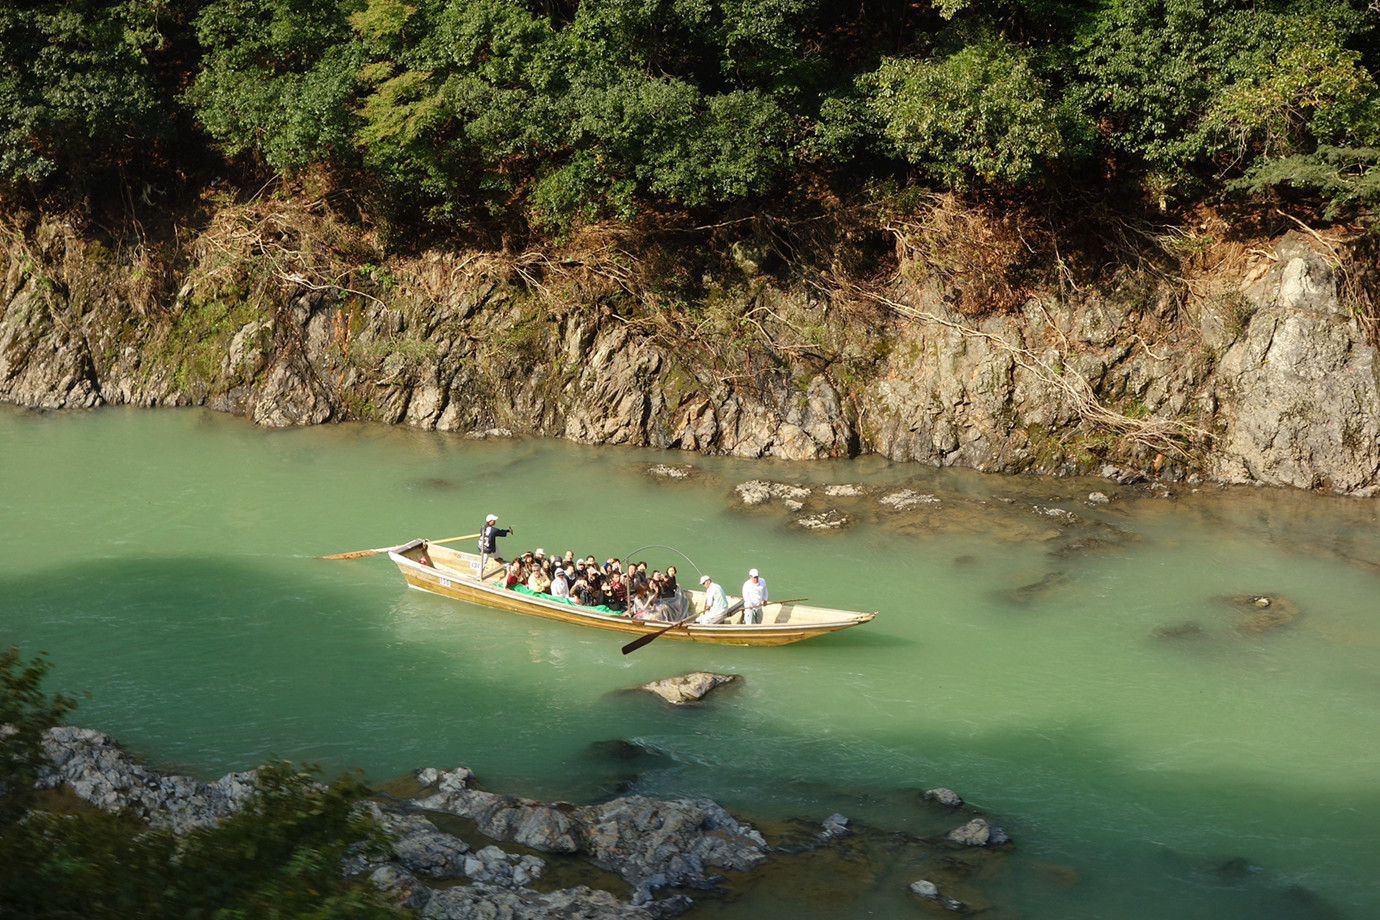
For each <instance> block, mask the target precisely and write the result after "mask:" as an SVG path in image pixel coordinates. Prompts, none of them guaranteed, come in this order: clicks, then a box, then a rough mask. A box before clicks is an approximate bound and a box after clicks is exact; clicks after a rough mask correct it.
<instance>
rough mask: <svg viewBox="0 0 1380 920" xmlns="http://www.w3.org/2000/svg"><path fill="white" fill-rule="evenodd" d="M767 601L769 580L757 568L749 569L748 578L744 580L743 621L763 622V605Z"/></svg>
mask: <svg viewBox="0 0 1380 920" xmlns="http://www.w3.org/2000/svg"><path fill="white" fill-rule="evenodd" d="M766 603H767V582H766V579H764V578H762V577H761V576H760V575H758V574H757V570H756V569H750V570H749V571H748V580H747V581H745V582H743V622H744V623H760V622H762V607H763V606H765V605H766Z"/></svg>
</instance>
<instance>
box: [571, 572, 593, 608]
mask: <svg viewBox="0 0 1380 920" xmlns="http://www.w3.org/2000/svg"><path fill="white" fill-rule="evenodd" d="M570 596H571V597H573V598H575V600H576V602H577V603H579V604H580V606H582V607H593V606H594V605H595V604H596V603H598V600H597V596H596V595H595V593H594V590H593V589H592V588H590V586H589V581H588V580H587V579H586V578H584V577H580V578H577V579H575V584H574V585H572V586H571V588H570Z"/></svg>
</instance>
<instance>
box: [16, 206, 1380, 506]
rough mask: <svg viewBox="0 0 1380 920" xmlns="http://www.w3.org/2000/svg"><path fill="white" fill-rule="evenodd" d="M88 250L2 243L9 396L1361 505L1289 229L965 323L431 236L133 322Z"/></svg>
mask: <svg viewBox="0 0 1380 920" xmlns="http://www.w3.org/2000/svg"><path fill="white" fill-rule="evenodd" d="M89 248H90V247H89V245H88V244H87V243H86V242H85V241H83V240H81V239H80V238H78V237H77V236H76V235H75V234H73V233H71V232H70V231H67V232H63V231H60V230H54V229H52V228H49V230H48V231H47V232H46V233H44V234H37V235H35V236H34V238H33V239H29V240H25V241H24V245H23V246H22V247H21V246H12V247H11V248H10V250H9V252H8V254H7V258H8V264H6V265H5V266H4V268H5V272H4V277H5V283H4V288H3V291H2V292H0V295H2V296H0V399H4V400H6V401H9V402H13V403H17V404H20V405H25V406H31V407H37V408H47V409H58V408H89V407H94V406H99V405H102V404H107V403H109V404H131V405H142V406H164V405H206V406H209V407H211V408H214V409H218V410H223V411H228V412H234V413H238V414H243V415H246V416H248V417H250V418H252V419H253V420H254V421H255V422H257V423H258V424H261V425H267V426H274V427H282V426H291V425H305V424H319V423H323V422H329V421H335V420H342V419H347V418H365V419H374V420H378V421H382V422H386V423H393V424H407V425H413V426H417V427H420V428H425V429H439V430H446V431H457V432H465V433H468V434H472V435H476V436H484V435H494V434H533V435H541V436H554V437H563V438H569V439H572V440H576V441H582V442H590V443H608V444H630V445H650V446H656V447H663V448H680V449H684V450H694V451H709V452H722V453H728V454H733V455H737V456H745V457H777V458H783V459H814V458H820V457H829V456H850V455H855V454H858V453H876V454H880V455H883V456H885V457H888V458H890V459H894V460H902V461H906V460H909V461H916V462H921V463H928V464H936V465H949V466H966V467H973V468H977V469H983V470H991V471H1036V472H1055V473H1068V472H1098V471H1103V472H1109V473H1110V472H1115V473H1117V474H1118V475H1125V474H1126V473H1127V472H1128V471H1136V472H1138V473H1139V474H1143V475H1148V476H1162V477H1166V478H1171V479H1178V478H1183V477H1189V476H1201V477H1204V478H1209V479H1215V480H1220V481H1225V482H1256V483H1265V484H1271V485H1287V486H1295V487H1299V488H1308V489H1312V488H1323V489H1331V490H1335V491H1338V492H1344V493H1351V494H1358V495H1369V494H1371V493H1372V492H1373V491H1374V490H1375V488H1376V486H1377V482H1380V480H1378V479H1377V474H1378V473H1380V385H1378V384H1377V380H1378V379H1380V374H1378V371H1377V363H1376V352H1375V349H1374V348H1373V347H1372V345H1371V344H1370V340H1369V338H1368V336H1367V333H1366V330H1365V329H1364V328H1363V327H1362V326H1361V324H1360V323H1359V322H1358V321H1357V320H1356V319H1355V318H1354V317H1353V316H1352V309H1351V306H1350V305H1349V304H1348V303H1346V302H1345V301H1344V300H1343V299H1342V297H1341V296H1340V295H1339V279H1338V272H1337V269H1336V268H1335V267H1334V265H1335V264H1336V262H1335V255H1334V253H1331V252H1329V251H1328V249H1327V247H1326V246H1325V245H1324V244H1322V243H1321V242H1320V241H1318V240H1317V239H1314V238H1312V237H1309V236H1305V235H1302V234H1298V233H1290V234H1286V235H1285V236H1283V237H1281V238H1279V239H1277V240H1275V241H1274V242H1273V245H1272V246H1271V247H1270V248H1269V249H1263V248H1262V249H1258V250H1256V251H1255V252H1254V255H1253V257H1252V260H1251V261H1248V262H1245V263H1244V264H1243V265H1242V266H1241V267H1239V268H1237V269H1232V270H1228V269H1219V270H1217V271H1216V272H1215V273H1210V274H1206V275H1201V276H1199V277H1198V278H1196V279H1194V283H1191V284H1186V283H1185V282H1184V279H1181V278H1180V279H1174V278H1168V277H1166V276H1165V275H1164V274H1163V273H1162V272H1155V271H1151V270H1145V271H1142V272H1132V271H1126V272H1123V273H1122V274H1121V275H1120V276H1119V277H1120V280H1119V282H1118V283H1117V284H1116V285H1114V286H1110V287H1108V288H1105V289H1099V290H1081V291H1078V290H1075V291H1071V292H1065V293H1063V294H1056V293H1055V292H1052V291H1051V292H1047V293H1046V294H1045V295H1037V296H1032V297H1030V298H1029V299H1027V301H1026V302H1025V304H1024V305H1023V307H1021V308H1020V309H1018V310H1013V311H1006V312H999V313H993V314H988V315H984V316H979V317H972V316H969V315H966V314H965V313H964V312H961V311H960V310H958V309H956V308H955V307H954V306H953V304H952V303H951V297H950V296H949V293H948V292H946V290H945V289H944V288H943V286H942V285H940V284H938V283H930V284H925V283H917V282H913V281H905V280H896V281H893V282H892V283H890V284H887V285H885V286H881V287H878V288H875V289H873V290H872V291H871V292H870V293H867V294H857V293H854V294H851V295H849V296H847V297H845V296H844V295H843V294H842V293H840V292H837V291H835V292H832V293H829V294H827V295H824V296H821V294H820V293H819V292H818V290H817V289H814V288H810V289H805V288H804V287H803V286H802V287H791V286H790V285H788V284H786V283H777V282H774V281H773V280H772V279H770V278H767V277H765V276H760V275H758V276H753V275H752V270H755V266H751V267H750V270H749V271H747V272H746V273H745V276H744V277H743V278H739V279H736V280H733V281H720V282H715V284H714V286H713V287H712V290H711V295H710V297H709V298H708V299H707V301H706V304H703V305H691V306H690V308H689V312H682V313H675V314H671V313H668V314H665V315H657V314H655V313H652V314H648V313H646V312H645V311H644V312H643V313H641V314H638V315H627V316H625V315H621V314H620V312H619V310H618V307H617V302H616V301H614V302H613V305H612V306H610V299H609V298H607V297H596V296H593V295H591V296H589V297H586V296H585V295H584V294H582V292H581V289H580V288H579V287H578V286H567V287H566V288H563V289H559V290H558V289H556V288H555V287H553V286H550V285H549V284H544V283H543V279H542V278H536V277H534V276H533V275H532V274H531V273H530V272H517V273H516V274H515V273H514V272H513V271H511V270H500V269H499V268H497V267H495V266H488V267H484V266H482V265H476V264H475V260H474V258H473V257H469V258H463V257H461V256H460V255H454V254H446V253H433V254H430V255H427V256H425V257H423V258H421V259H418V260H415V261H413V262H410V263H407V264H399V265H397V266H393V267H392V268H391V269H390V271H391V274H389V275H388V276H387V280H388V284H387V285H380V284H377V283H376V284H374V285H373V286H372V287H371V289H370V290H362V289H361V287H362V285H361V284H359V283H350V282H340V281H336V282H333V283H331V284H321V283H317V282H316V281H314V280H313V277H314V276H312V275H310V274H308V273H303V272H301V271H286V270H282V269H281V268H279V269H275V270H274V273H272V274H271V275H267V276H265V277H267V278H268V279H269V280H270V281H272V282H273V283H272V284H263V283H254V284H244V285H240V286H239V287H236V286H234V285H226V284H224V283H223V281H219V280H217V279H218V278H223V276H221V275H217V272H218V271H220V270H221V269H220V268H217V267H215V266H216V265H219V263H214V264H213V263H212V260H211V258H210V256H209V255H207V252H206V251H205V247H202V248H201V249H200V250H196V249H194V256H193V258H192V260H191V265H190V267H189V268H188V269H187V271H186V273H185V275H186V276H185V277H184V278H180V279H178V280H179V282H180V291H179V294H178V295H177V297H176V298H175V299H173V301H172V302H171V303H169V304H166V305H164V306H162V307H159V308H158V309H154V310H148V311H145V312H143V313H140V312H139V311H136V310H135V309H133V308H132V307H131V306H130V299H129V298H128V297H127V296H125V295H123V294H122V293H121V291H122V289H123V288H122V286H121V282H120V279H119V276H120V274H121V272H122V271H125V269H122V268H121V267H120V266H118V265H106V266H98V267H97V268H96V269H92V266H91V262H92V260H91V259H90V258H89V257H87V256H84V254H85V253H88V251H89ZM197 252H199V253H200V255H196V254H195V253H197ZM220 258H222V259H224V256H223V254H222V255H221V256H220ZM73 265H77V266H79V267H80V266H83V265H84V266H85V267H86V269H87V271H85V272H84V273H83V272H82V271H74V270H73V269H72V266H73ZM44 266H46V268H45V267H44ZM905 268H906V266H905V265H904V264H903V265H902V270H901V271H900V272H898V273H897V275H896V278H897V279H905V278H907V277H910V276H912V275H914V274H917V273H910V272H907V271H906V270H905ZM553 271H559V269H558V268H556V269H553ZM551 277H552V275H550V274H548V275H547V276H545V280H547V281H549V280H550V278H551ZM261 280H262V279H261ZM711 301H712V302H711Z"/></svg>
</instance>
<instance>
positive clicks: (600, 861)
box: [413, 769, 766, 903]
mask: <svg viewBox="0 0 1380 920" xmlns="http://www.w3.org/2000/svg"><path fill="white" fill-rule="evenodd" d="M472 780H473V774H472V773H471V772H470V771H468V770H465V769H460V770H452V771H433V770H424V771H419V772H418V781H419V782H422V783H423V784H426V785H429V786H434V791H433V792H431V793H430V794H428V795H424V796H422V797H420V798H419V799H417V800H416V801H415V802H414V803H413V805H414V807H415V808H417V809H421V810H425V811H434V812H441V813H444V814H452V815H459V816H461V817H464V818H469V819H470V820H472V821H474V822H475V823H476V824H477V825H478V827H479V830H480V831H481V832H482V833H483V834H485V835H486V836H488V837H491V838H493V839H494V840H498V841H500V842H502V841H505V840H512V841H515V842H517V843H521V844H524V845H526V846H529V847H531V848H532V849H534V850H538V851H540V852H544V853H561V854H572V855H577V856H580V857H581V858H583V859H586V860H588V861H589V862H591V863H593V864H594V865H596V866H598V867H600V868H602V869H608V870H610V871H613V872H617V873H618V874H619V875H621V876H622V877H623V878H624V879H625V880H626V881H627V882H628V883H629V884H631V885H633V886H634V887H635V888H637V890H638V892H639V895H638V897H635V898H634V901H635V903H640V902H641V901H642V900H646V899H648V898H649V897H650V892H651V891H652V890H654V889H658V888H664V887H691V888H695V887H708V886H710V885H712V884H713V882H712V879H711V876H710V870H713V869H728V870H735V871H744V870H747V869H751V868H753V867H755V866H758V865H760V864H761V863H762V862H764V861H765V860H766V852H765V848H766V841H765V840H764V839H763V838H762V835H761V834H759V833H758V832H757V831H755V830H754V829H753V828H751V827H750V826H748V825H746V824H742V823H740V822H738V821H737V820H736V819H734V818H733V816H732V815H730V814H729V813H728V812H727V811H725V810H724V809H723V808H722V807H721V806H719V805H717V804H716V803H714V802H712V801H710V800H708V799H696V800H680V801H671V802H667V801H662V800H659V799H651V798H647V797H645V796H624V797H621V798H617V799H614V800H612V801H610V802H605V803H604V804H601V805H582V806H576V805H565V804H560V803H557V804H547V803H543V802H538V801H535V800H533V799H525V798H521V797H518V796H511V795H499V794H497V793H492V792H485V791H483V790H479V789H475V788H473V786H472Z"/></svg>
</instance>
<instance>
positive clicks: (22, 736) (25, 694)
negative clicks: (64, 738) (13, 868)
mask: <svg viewBox="0 0 1380 920" xmlns="http://www.w3.org/2000/svg"><path fill="white" fill-rule="evenodd" d="M51 667H52V666H51V664H50V663H49V662H48V659H47V657H46V656H44V655H41V654H40V655H39V656H38V657H36V658H34V659H32V660H30V661H28V662H25V661H23V660H22V659H21V658H20V655H19V649H18V648H17V647H15V646H10V647H9V648H7V649H5V650H4V651H2V652H0V826H3V825H7V824H10V823H11V822H13V821H16V820H18V819H19V818H20V817H22V816H23V814H24V813H25V812H27V811H28V810H29V807H30V806H31V805H32V803H33V792H34V780H35V779H36V778H37V776H38V770H39V768H40V767H41V766H42V765H43V763H44V762H45V755H44V753H43V736H44V733H45V732H47V730H48V729H50V728H52V727H53V726H55V725H57V724H59V723H60V722H61V721H62V718H63V716H65V715H66V714H67V713H68V712H71V711H72V709H74V708H75V707H76V702H75V701H74V700H73V699H72V698H71V697H67V696H63V695H62V694H57V695H55V696H52V697H49V696H48V695H47V694H46V693H44V692H43V688H42V684H43V678H44V677H45V676H46V675H47V673H48V671H49V669H50V668H51Z"/></svg>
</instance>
